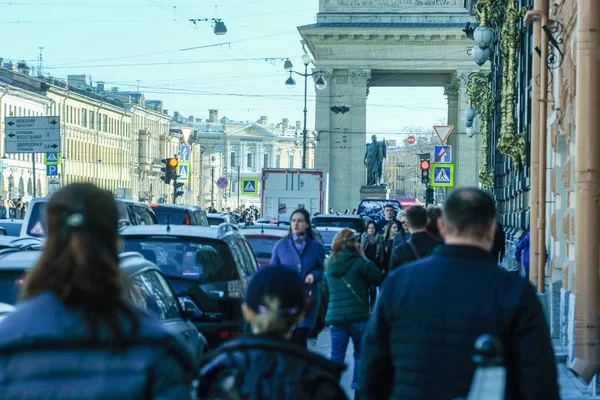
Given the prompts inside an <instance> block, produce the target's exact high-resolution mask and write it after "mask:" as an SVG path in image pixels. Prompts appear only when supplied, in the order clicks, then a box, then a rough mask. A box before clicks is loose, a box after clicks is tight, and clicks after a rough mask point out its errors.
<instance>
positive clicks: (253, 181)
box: [240, 178, 258, 194]
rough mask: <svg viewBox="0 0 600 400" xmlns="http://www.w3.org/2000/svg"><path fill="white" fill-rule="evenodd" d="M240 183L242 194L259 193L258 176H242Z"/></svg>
mask: <svg viewBox="0 0 600 400" xmlns="http://www.w3.org/2000/svg"><path fill="white" fill-rule="evenodd" d="M240 185H241V186H242V187H241V191H242V194H258V178H242V179H241V182H240Z"/></svg>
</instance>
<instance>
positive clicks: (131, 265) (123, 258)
mask: <svg viewBox="0 0 600 400" xmlns="http://www.w3.org/2000/svg"><path fill="white" fill-rule="evenodd" d="M41 256H42V252H41V251H37V250H36V251H7V252H5V251H0V271H1V270H3V269H8V270H14V269H17V267H18V269H23V270H25V269H29V268H32V267H33V266H34V265H35V263H37V262H38V260H39V259H40V257H41ZM119 267H120V269H121V270H122V271H123V272H125V274H126V275H133V274H134V273H136V272H138V271H141V270H143V269H147V268H153V269H157V270H158V267H157V266H156V265H154V264H152V263H151V262H150V261H148V260H146V259H145V258H144V257H143V256H142V255H141V254H140V253H136V252H133V251H131V252H126V253H121V254H119Z"/></svg>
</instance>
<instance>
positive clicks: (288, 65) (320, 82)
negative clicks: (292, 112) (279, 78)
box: [283, 54, 327, 168]
mask: <svg viewBox="0 0 600 400" xmlns="http://www.w3.org/2000/svg"><path fill="white" fill-rule="evenodd" d="M302 63H303V64H304V73H301V72H297V71H294V70H292V68H294V66H293V65H292V62H291V61H290V60H289V59H287V60H285V63H284V64H283V68H284V69H285V70H286V71H289V73H290V77H289V78H288V79H287V80H286V81H285V85H286V86H287V87H288V88H290V89H291V88H293V87H295V86H296V81H295V80H294V78H293V77H292V74H296V75H300V76H303V77H304V127H303V129H302V168H306V136H307V133H308V132H307V129H306V115H307V113H308V110H307V108H306V103H307V95H308V77H309V76H315V75H318V76H319V78H318V79H317V81H316V82H315V87H316V88H317V89H318V90H323V89H325V88H326V87H327V82H326V81H325V79H323V71H322V70H321V71H316V72H313V73H310V74H309V73H308V65H309V64H310V63H311V58H310V56H309V55H308V54H304V55H303V56H302Z"/></svg>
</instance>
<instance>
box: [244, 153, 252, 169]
mask: <svg viewBox="0 0 600 400" xmlns="http://www.w3.org/2000/svg"><path fill="white" fill-rule="evenodd" d="M247 159H248V160H247V163H246V166H247V167H248V169H252V168H254V154H252V153H248V155H247Z"/></svg>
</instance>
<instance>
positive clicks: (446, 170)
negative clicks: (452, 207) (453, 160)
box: [431, 164, 454, 187]
mask: <svg viewBox="0 0 600 400" xmlns="http://www.w3.org/2000/svg"><path fill="white" fill-rule="evenodd" d="M431 186H437V187H453V186H454V164H432V166H431Z"/></svg>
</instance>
